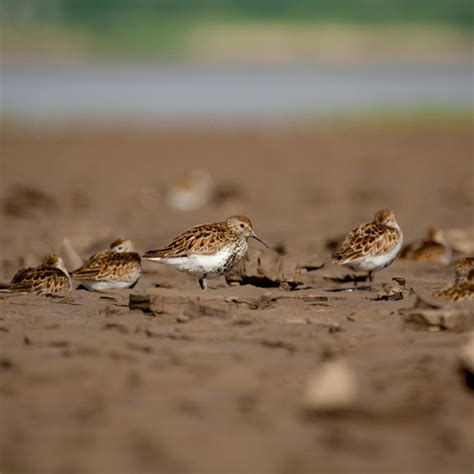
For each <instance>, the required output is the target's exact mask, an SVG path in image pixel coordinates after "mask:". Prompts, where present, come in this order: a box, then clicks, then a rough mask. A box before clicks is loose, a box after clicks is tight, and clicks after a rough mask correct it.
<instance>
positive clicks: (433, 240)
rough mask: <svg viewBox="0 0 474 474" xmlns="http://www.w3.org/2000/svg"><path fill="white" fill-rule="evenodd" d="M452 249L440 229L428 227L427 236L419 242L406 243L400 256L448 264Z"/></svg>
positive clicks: (418, 260)
mask: <svg viewBox="0 0 474 474" xmlns="http://www.w3.org/2000/svg"><path fill="white" fill-rule="evenodd" d="M451 255H452V250H451V247H450V245H449V244H448V241H447V239H446V237H445V236H444V233H443V232H442V231H441V230H440V229H435V228H431V229H428V232H427V236H426V238H425V239H424V240H422V241H420V242H415V243H413V244H409V245H407V246H406V247H405V248H404V249H403V252H402V254H401V256H402V258H406V259H408V260H414V261H416V262H435V263H442V264H444V265H447V264H449V262H450V260H451Z"/></svg>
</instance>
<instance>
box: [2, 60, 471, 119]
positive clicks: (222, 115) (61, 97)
mask: <svg viewBox="0 0 474 474" xmlns="http://www.w3.org/2000/svg"><path fill="white" fill-rule="evenodd" d="M1 88H2V109H3V111H4V112H5V115H6V117H13V118H15V119H17V120H20V121H33V122H44V121H55V120H65V119H66V120H77V119H81V120H84V119H94V120H110V119H113V120H124V121H136V122H145V123H149V122H150V121H152V123H151V124H152V125H160V124H166V123H176V122H177V123H180V122H187V121H191V122H203V123H205V124H213V123H218V124H230V125H232V124H236V123H237V124H239V123H243V122H246V121H248V120H251V121H254V122H272V123H273V122H276V123H278V122H283V123H285V122H287V121H291V120H295V119H301V118H305V117H320V116H327V115H331V114H341V113H342V114H345V113H358V112H361V111H371V110H373V109H378V108H382V107H396V108H405V107H409V108H410V109H416V108H417V107H426V106H434V107H469V106H470V104H472V69H471V68H470V67H468V66H466V67H458V68H451V69H447V68H434V67H433V68H428V67H410V68H408V67H405V68H394V67H377V68H375V67H372V68H370V67H362V68H353V67H352V68H328V67H325V68H316V67H307V68H304V67H299V68H294V69H291V70H290V69H275V68H255V67H253V68H248V69H246V68H243V67H240V68H222V67H211V66H205V67H199V66H170V65H166V66H164V65H156V66H143V65H106V66H104V65H88V66H68V67H66V66H62V67H39V66H37V65H34V66H33V65H31V66H9V67H3V70H2V73H1Z"/></svg>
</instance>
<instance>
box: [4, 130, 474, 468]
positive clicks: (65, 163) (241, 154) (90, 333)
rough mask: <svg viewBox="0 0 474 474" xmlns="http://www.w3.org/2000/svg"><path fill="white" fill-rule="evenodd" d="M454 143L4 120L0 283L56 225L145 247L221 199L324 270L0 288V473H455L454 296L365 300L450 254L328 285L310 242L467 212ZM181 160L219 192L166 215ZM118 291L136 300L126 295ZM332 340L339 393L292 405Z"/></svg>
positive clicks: (322, 244)
mask: <svg viewBox="0 0 474 474" xmlns="http://www.w3.org/2000/svg"><path fill="white" fill-rule="evenodd" d="M472 148H473V142H472V135H471V127H470V124H469V123H457V122H452V123H433V124H426V123H425V124H410V123H405V124H401V123H400V124H397V123H393V124H385V125H377V124H374V123H367V124H354V125H349V124H339V125H335V124H328V125H324V126H323V125H321V126H318V127H316V128H313V129H294V130H291V131H287V130H283V129H282V130H274V131H271V130H252V131H227V132H225V131H224V132H212V131H205V130H201V131H199V130H195V131H190V130H187V131H186V130H181V131H172V132H165V131H160V132H156V131H155V132H152V131H143V130H133V129H126V128H123V129H110V130H99V131H97V130H95V131H93V130H76V131H54V130H53V131H41V132H40V131H34V130H30V131H25V130H19V129H14V128H6V129H4V130H3V133H2V144H1V155H2V181H1V185H2V189H1V196H0V197H1V199H2V201H1V204H2V208H1V214H0V223H1V233H0V239H1V242H0V248H1V255H0V257H1V261H0V264H1V267H0V280H3V281H5V280H8V279H9V278H11V276H12V275H13V273H14V272H15V270H16V269H17V268H18V266H20V265H23V264H28V265H29V264H37V263H39V260H40V259H41V257H42V256H43V255H44V254H47V253H51V252H52V251H57V250H58V248H59V247H58V246H59V244H60V242H61V241H62V239H63V238H65V237H67V238H68V239H69V241H70V242H71V244H72V245H73V247H74V248H76V249H77V251H78V252H79V253H80V254H81V256H82V257H86V256H87V255H89V254H90V253H91V252H93V251H95V250H97V249H98V248H101V247H104V246H106V245H107V244H108V243H109V242H110V241H111V240H113V239H114V238H116V237H119V236H123V237H128V238H131V239H133V240H134V241H135V242H136V244H137V246H138V248H139V249H140V250H142V251H144V250H147V249H150V248H154V247H158V246H160V245H162V244H164V243H166V242H167V241H168V240H169V239H170V238H172V237H173V236H174V235H176V234H177V233H178V232H180V231H182V230H184V229H185V228H187V227H189V226H191V225H194V224H197V223H201V222H208V221H213V220H220V219H222V218H225V217H227V216H228V215H230V214H233V213H236V212H238V213H245V214H247V215H249V216H250V217H251V218H252V220H253V222H254V224H255V228H256V230H257V232H258V233H259V234H260V235H261V237H263V238H264V239H265V240H267V241H268V242H269V243H270V244H271V245H272V246H273V247H278V248H279V251H280V253H282V254H284V255H283V256H282V257H281V258H292V257H293V256H300V257H301V258H306V257H310V258H312V259H315V260H317V261H318V262H324V261H325V262H326V266H325V267H323V268H321V269H319V270H316V271H312V272H310V273H308V274H307V275H305V281H304V284H302V285H300V286H299V287H298V288H297V289H296V290H295V291H286V290H285V289H281V288H260V287H256V286H252V285H247V286H241V287H229V286H228V285H227V284H226V282H225V280H224V279H223V278H221V279H216V280H211V281H210V287H211V289H210V290H209V291H208V292H207V293H205V294H203V293H202V292H201V291H200V290H199V289H198V288H197V284H196V282H195V281H193V279H192V278H190V277H188V276H186V275H182V274H180V273H178V272H176V271H174V270H172V269H167V268H165V267H162V266H159V265H152V264H147V265H145V274H144V276H143V278H142V279H141V280H140V282H139V284H138V285H137V287H136V288H134V289H133V290H124V291H116V292H111V293H109V294H97V293H89V292H86V291H73V292H71V293H69V294H67V295H62V296H59V297H53V298H45V297H38V296H34V295H2V296H0V312H1V316H0V406H1V410H0V471H1V472H2V473H5V474H6V473H13V472H24V473H30V472H31V473H38V472H42V473H43V472H44V473H56V472H57V473H60V472H61V473H90V472H100V473H118V472H123V473H125V472H144V473H145V472H146V473H148V472H149V473H151V472H163V473H222V472H229V473H282V474H283V473H315V472H321V473H326V472H404V473H406V472H417V473H421V472H430V473H433V472H446V473H448V472H449V473H454V472H456V473H457V472H459V473H461V472H462V473H468V472H472V469H473V467H474V457H473V448H474V447H473V436H472V426H474V415H473V413H474V410H473V407H474V405H473V402H474V398H473V394H472V391H469V389H468V388H467V387H466V385H465V383H464V380H463V377H462V375H461V374H460V372H459V370H458V351H459V348H460V347H461V346H463V344H465V343H466V341H467V340H468V338H469V331H472V329H473V328H474V316H473V314H472V306H470V305H468V304H467V305H466V304H461V305H457V306H456V305H455V309H454V311H455V312H457V313H456V318H457V319H456V320H455V321H454V323H453V324H447V325H443V324H440V325H436V324H432V325H431V326H430V325H429V324H424V323H423V322H422V323H420V321H418V324H416V323H413V322H409V321H410V311H412V310H411V309H410V308H413V306H414V299H415V298H416V295H412V296H410V295H409V292H408V291H404V292H403V293H402V296H403V298H402V299H399V300H396V301H395V300H394V301H384V300H380V301H378V300H376V297H377V295H380V294H381V289H382V284H383V283H387V282H391V278H392V277H402V278H404V279H406V286H407V288H413V289H414V290H415V291H416V293H418V294H419V295H422V296H423V297H424V298H428V299H429V295H430V293H431V292H432V291H433V290H435V289H438V288H441V287H443V286H444V285H446V283H447V282H448V281H449V279H450V278H451V275H452V272H453V266H452V265H450V266H448V267H441V266H439V265H436V264H429V263H427V264H416V263H413V262H408V261H402V260H399V261H397V262H395V263H394V264H393V265H392V266H391V267H390V268H389V269H387V270H385V271H383V272H381V273H379V274H377V275H376V280H375V284H374V285H373V287H372V289H371V290H369V291H352V292H347V291H342V292H340V291H330V290H337V289H340V288H345V287H347V288H350V287H351V285H350V284H340V283H337V282H334V281H331V280H327V279H325V278H324V277H328V276H343V275H345V274H346V273H347V271H345V270H344V269H342V268H336V267H334V266H332V265H331V264H330V263H329V259H328V257H327V255H328V250H327V242H328V240H331V239H337V238H338V237H339V236H340V235H341V234H343V233H344V232H345V231H347V230H349V229H350V228H351V227H352V226H354V225H355V224H357V223H360V222H363V221H366V220H369V219H371V217H372V215H373V213H374V212H375V211H376V210H377V209H379V208H381V207H390V208H391V209H393V210H394V212H395V213H396V216H397V218H398V221H399V223H400V225H401V226H402V229H403V230H404V233H405V236H406V239H407V241H410V240H413V239H414V238H417V237H420V236H421V235H422V234H423V233H424V231H425V230H426V228H427V227H428V226H430V225H436V226H438V227H441V228H443V229H451V228H461V227H466V226H469V225H472V223H473V222H472V220H473V218H472V216H473V213H472V211H473V202H474V197H473V194H472V193H473V191H472V183H473V179H474V176H473V175H474V170H473V161H472V156H473V149H472ZM190 169H201V170H206V171H208V172H209V173H210V174H211V176H212V177H213V179H214V180H215V183H216V186H217V192H216V193H215V194H214V195H213V198H212V199H211V201H210V202H209V203H208V204H207V205H205V206H204V207H202V208H201V209H198V210H194V211H189V212H180V211H177V210H175V209H172V208H170V206H168V204H167V203H166V200H165V199H164V195H165V193H166V190H167V188H168V187H169V186H170V185H171V183H174V182H175V181H176V180H178V179H179V178H180V177H181V176H182V175H183V174H185V173H186V172H187V170H190ZM251 247H252V249H254V250H256V249H261V247H259V244H258V243H257V242H253V243H252V244H251ZM273 255H274V256H275V255H276V254H275V253H273ZM275 258H277V257H275ZM130 295H141V296H142V297H143V298H144V299H145V300H149V303H146V304H145V305H144V306H143V307H142V309H140V308H136V307H132V308H130V306H129V297H130ZM132 306H133V305H132ZM448 306H449V308H451V307H452V305H448ZM143 309H145V310H146V311H143ZM407 315H408V316H407ZM328 358H329V359H331V360H332V359H334V358H336V359H338V360H344V361H345V363H346V364H347V365H348V367H349V368H350V370H351V371H352V376H353V377H354V378H355V380H356V383H357V391H356V394H355V395H354V397H353V398H352V399H351V400H350V401H349V402H348V403H346V405H345V406H344V407H342V409H340V410H335V411H330V412H324V411H323V412H321V411H316V412H313V411H309V410H308V408H307V406H306V405H305V403H304V401H303V399H304V393H305V389H306V387H307V384H308V381H309V380H311V378H312V377H313V374H314V371H315V370H317V369H318V368H320V367H321V366H322V364H324V361H325V360H327V359H328Z"/></svg>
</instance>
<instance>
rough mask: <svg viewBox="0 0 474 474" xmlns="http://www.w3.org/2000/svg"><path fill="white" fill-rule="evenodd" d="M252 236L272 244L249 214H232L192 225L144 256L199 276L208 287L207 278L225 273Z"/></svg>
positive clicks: (241, 256)
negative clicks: (211, 221)
mask: <svg viewBox="0 0 474 474" xmlns="http://www.w3.org/2000/svg"><path fill="white" fill-rule="evenodd" d="M250 237H253V238H254V239H256V240H258V241H259V242H261V243H262V244H263V245H265V246H266V247H268V245H267V244H266V243H265V242H264V241H263V240H262V239H260V237H258V236H257V234H255V232H254V231H253V227H252V223H251V222H250V219H249V218H248V217H246V216H232V217H229V218H228V219H227V220H225V221H224V222H215V223H213V224H202V225H198V226H195V227H192V228H191V229H189V230H187V231H185V232H184V233H182V234H181V235H179V236H178V237H176V238H175V239H174V240H173V241H172V242H171V243H170V244H169V245H167V246H166V247H164V248H162V249H159V250H150V251H148V252H147V253H145V255H143V258H144V259H146V260H151V261H153V262H159V263H164V264H165V265H170V266H171V267H175V268H177V269H178V270H181V271H183V272H186V273H188V274H190V275H193V276H195V277H197V278H199V285H200V286H201V288H202V289H203V290H205V289H207V283H206V278H211V277H217V276H221V275H225V274H226V273H228V272H230V271H231V270H232V269H233V268H234V267H235V266H236V265H237V264H238V263H239V262H240V261H241V260H242V258H243V257H244V256H245V254H246V253H247V250H248V239H249V238H250Z"/></svg>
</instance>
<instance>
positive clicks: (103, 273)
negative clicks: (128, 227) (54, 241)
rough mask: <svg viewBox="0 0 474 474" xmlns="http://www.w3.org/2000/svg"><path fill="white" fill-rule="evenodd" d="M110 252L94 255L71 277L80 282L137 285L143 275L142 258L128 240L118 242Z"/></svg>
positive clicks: (111, 285) (114, 243) (113, 244)
mask: <svg viewBox="0 0 474 474" xmlns="http://www.w3.org/2000/svg"><path fill="white" fill-rule="evenodd" d="M110 247H111V248H110V250H102V251H100V252H97V253H96V254H94V255H92V257H90V258H89V259H88V260H87V261H86V262H85V263H84V264H83V265H82V266H81V267H80V268H78V269H77V270H74V271H73V272H72V273H71V276H72V277H73V278H74V279H75V280H78V281H80V282H91V283H92V284H93V282H103V283H109V285H108V287H109V288H112V287H113V283H119V284H120V283H127V282H129V283H130V286H131V285H133V284H135V283H136V281H137V280H138V278H139V277H140V275H141V258H140V255H139V254H138V253H136V252H131V251H128V250H132V249H133V244H132V243H131V242H130V241H128V240H121V239H119V240H116V241H114V242H113V243H112V245H111V246H110Z"/></svg>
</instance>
